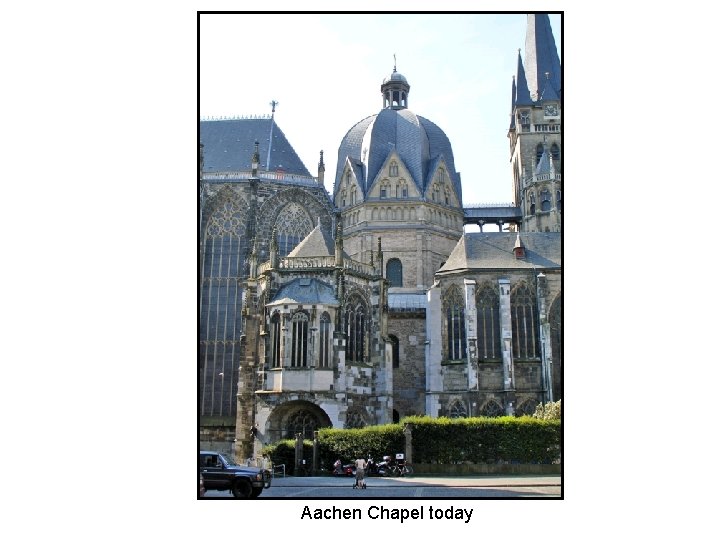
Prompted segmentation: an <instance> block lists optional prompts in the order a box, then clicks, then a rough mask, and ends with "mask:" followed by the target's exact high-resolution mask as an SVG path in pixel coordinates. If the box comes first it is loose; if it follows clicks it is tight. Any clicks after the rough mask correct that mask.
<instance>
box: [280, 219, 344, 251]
mask: <svg viewBox="0 0 720 540" xmlns="http://www.w3.org/2000/svg"><path fill="white" fill-rule="evenodd" d="M333 255H335V244H334V242H333V240H332V238H328V237H326V236H325V232H324V231H323V230H322V228H321V227H320V225H317V226H316V227H315V228H314V229H313V230H312V231H310V234H308V235H307V236H306V237H305V239H304V240H303V241H302V242H300V243H299V244H298V245H297V246H295V249H293V250H292V251H291V252H290V253H289V254H288V257H328V256H333Z"/></svg>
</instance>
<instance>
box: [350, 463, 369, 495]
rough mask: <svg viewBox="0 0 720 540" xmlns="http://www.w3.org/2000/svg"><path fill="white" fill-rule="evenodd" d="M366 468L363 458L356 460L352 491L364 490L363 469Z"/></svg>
mask: <svg viewBox="0 0 720 540" xmlns="http://www.w3.org/2000/svg"><path fill="white" fill-rule="evenodd" d="M366 467H367V461H365V459H364V458H357V459H356V460H355V485H354V486H353V489H355V488H357V487H359V488H360V489H365V488H366V487H367V486H366V485H365V468H366Z"/></svg>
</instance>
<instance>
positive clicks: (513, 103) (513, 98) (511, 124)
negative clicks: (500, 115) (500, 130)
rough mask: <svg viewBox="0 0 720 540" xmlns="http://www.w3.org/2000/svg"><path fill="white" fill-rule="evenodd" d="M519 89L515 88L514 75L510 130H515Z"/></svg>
mask: <svg viewBox="0 0 720 540" xmlns="http://www.w3.org/2000/svg"><path fill="white" fill-rule="evenodd" d="M516 95H517V88H516V87H515V75H513V83H512V99H511V100H510V129H515V97H516Z"/></svg>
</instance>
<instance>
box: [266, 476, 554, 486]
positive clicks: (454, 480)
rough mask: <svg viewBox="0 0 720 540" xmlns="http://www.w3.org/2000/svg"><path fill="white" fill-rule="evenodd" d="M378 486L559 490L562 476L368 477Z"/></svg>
mask: <svg viewBox="0 0 720 540" xmlns="http://www.w3.org/2000/svg"><path fill="white" fill-rule="evenodd" d="M352 478H353V477H350V476H346V477H342V476H341V477H336V476H330V475H328V476H285V477H282V476H275V477H274V478H273V480H272V485H273V486H283V487H309V486H316V487H322V486H337V485H338V484H339V483H345V482H347V481H348V480H350V481H352ZM367 479H368V481H372V483H373V484H375V485H377V486H383V485H388V486H390V485H397V484H398V483H401V484H404V485H407V486H408V487H410V486H420V487H422V486H446V487H453V486H455V487H488V488H504V487H537V486H543V487H545V486H560V485H562V476H560V475H545V476H534V475H525V476H415V475H413V476H410V477H394V478H385V477H382V476H370V477H367Z"/></svg>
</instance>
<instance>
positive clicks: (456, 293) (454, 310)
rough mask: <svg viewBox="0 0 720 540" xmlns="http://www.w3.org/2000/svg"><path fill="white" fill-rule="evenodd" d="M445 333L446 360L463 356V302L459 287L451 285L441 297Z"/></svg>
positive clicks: (459, 358) (458, 358)
mask: <svg viewBox="0 0 720 540" xmlns="http://www.w3.org/2000/svg"><path fill="white" fill-rule="evenodd" d="M443 312H444V314H445V320H444V323H445V335H446V336H447V349H446V351H445V358H446V360H461V359H463V358H465V303H464V301H463V295H462V293H461V292H460V289H459V287H457V286H452V287H450V289H449V290H448V292H447V294H446V295H445V297H444V298H443Z"/></svg>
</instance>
